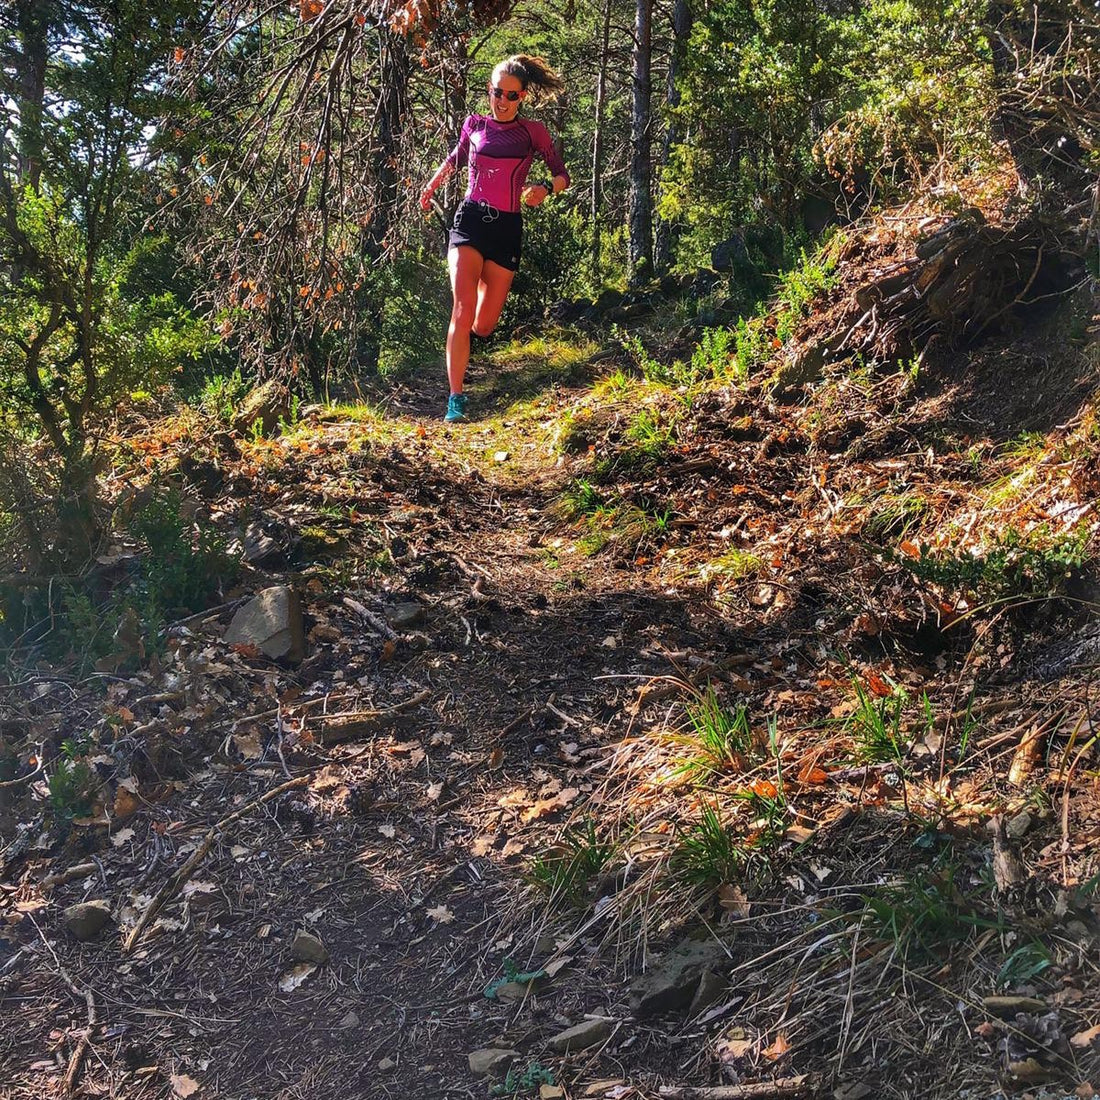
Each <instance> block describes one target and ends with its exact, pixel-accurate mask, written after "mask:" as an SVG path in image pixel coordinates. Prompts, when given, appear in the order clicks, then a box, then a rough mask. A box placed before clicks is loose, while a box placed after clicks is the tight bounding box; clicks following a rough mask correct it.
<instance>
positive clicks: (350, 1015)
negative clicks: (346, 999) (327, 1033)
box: [336, 1010, 359, 1028]
mask: <svg viewBox="0 0 1100 1100" xmlns="http://www.w3.org/2000/svg"><path fill="white" fill-rule="evenodd" d="M336 1026H337V1027H339V1028H348V1027H358V1026H359V1014H358V1013H357V1012H355V1011H354V1010H349V1011H347V1012H345V1013H344V1015H343V1016H341V1017H340V1022H339V1023H338V1024H337V1025H336Z"/></svg>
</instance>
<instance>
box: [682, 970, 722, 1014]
mask: <svg viewBox="0 0 1100 1100" xmlns="http://www.w3.org/2000/svg"><path fill="white" fill-rule="evenodd" d="M727 984H728V983H727V981H726V979H725V978H723V977H722V976H721V975H720V974H715V972H714V971H713V970H704V971H703V973H702V975H701V976H700V978H699V984H698V986H697V987H696V989H695V996H694V997H692V999H691V1004H690V1005H689V1006H688V1015H689V1016H692V1017H695V1016H698V1015H700V1014H701V1013H703V1012H706V1010H707V1009H708V1008H710V1006H711V1005H714V1004H717V1003H718V1002H719V1001H720V1000H721V999H722V997H723V996H724V995H725V992H726V986H727Z"/></svg>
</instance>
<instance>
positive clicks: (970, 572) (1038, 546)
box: [893, 525, 1093, 599]
mask: <svg viewBox="0 0 1100 1100" xmlns="http://www.w3.org/2000/svg"><path fill="white" fill-rule="evenodd" d="M893 557H894V560H895V561H897V562H898V563H899V564H900V565H903V566H904V567H905V568H906V569H908V570H909V571H910V572H911V573H913V574H914V575H915V576H917V577H919V578H920V579H921V580H924V581H929V582H931V583H932V584H936V585H940V586H941V587H943V588H945V589H947V590H948V591H953V592H962V593H967V594H973V595H976V596H978V597H979V598H982V599H1005V598H1012V597H1021V598H1031V597H1036V596H1052V595H1056V594H1057V593H1058V592H1060V591H1061V590H1062V589H1063V588H1064V587H1065V584H1066V581H1067V580H1068V579H1069V578H1070V577H1071V576H1072V575H1073V573H1074V571H1076V570H1079V569H1081V568H1082V567H1083V566H1085V565H1086V564H1087V563H1088V562H1090V561H1091V560H1092V559H1093V552H1092V550H1091V548H1090V546H1089V532H1088V530H1087V529H1086V528H1084V527H1082V528H1080V529H1079V530H1077V531H1075V532H1072V533H1069V534H1061V535H1054V534H1052V533H1051V532H1050V530H1049V528H1047V527H1046V526H1045V525H1040V526H1039V527H1037V528H1035V529H1034V530H1032V531H1031V532H1029V533H1028V534H1027V535H1021V534H1020V533H1019V532H1018V531H1016V530H1014V529H1012V528H1009V529H1008V530H1007V531H1004V532H1001V533H999V534H998V535H997V536H996V538H995V540H994V542H993V544H992V546H991V547H990V548H989V549H988V550H986V551H985V552H982V553H966V552H965V551H963V552H957V553H949V552H945V551H935V550H932V549H931V548H929V547H928V546H927V545H924V544H922V545H921V547H920V556H919V557H915V558H914V557H910V556H909V555H907V554H901V553H896V554H894V555H893Z"/></svg>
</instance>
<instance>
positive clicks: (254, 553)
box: [244, 526, 283, 565]
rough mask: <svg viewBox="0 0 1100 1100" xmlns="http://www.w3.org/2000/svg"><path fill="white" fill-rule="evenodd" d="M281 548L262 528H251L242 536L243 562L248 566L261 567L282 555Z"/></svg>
mask: <svg viewBox="0 0 1100 1100" xmlns="http://www.w3.org/2000/svg"><path fill="white" fill-rule="evenodd" d="M282 549H283V548H282V547H281V546H280V545H279V544H278V542H276V541H275V539H273V538H272V537H271V536H270V535H268V534H265V532H264V531H263V529H262V528H260V527H256V526H252V527H250V528H249V529H248V531H247V532H246V533H245V536H244V560H245V561H246V562H248V563H249V565H262V564H263V563H264V562H266V561H271V560H272V559H273V558H276V557H278V556H279V555H280V554H282Z"/></svg>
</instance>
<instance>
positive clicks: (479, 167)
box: [420, 54, 569, 421]
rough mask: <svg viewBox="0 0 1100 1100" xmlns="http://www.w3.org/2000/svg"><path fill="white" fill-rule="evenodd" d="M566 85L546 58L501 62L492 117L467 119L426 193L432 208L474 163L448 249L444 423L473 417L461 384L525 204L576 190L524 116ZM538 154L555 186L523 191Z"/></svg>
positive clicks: (491, 313) (516, 241)
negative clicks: (448, 182) (439, 193)
mask: <svg viewBox="0 0 1100 1100" xmlns="http://www.w3.org/2000/svg"><path fill="white" fill-rule="evenodd" d="M564 87H565V85H564V82H563V81H562V79H561V77H560V76H558V74H557V73H555V72H554V70H553V69H551V68H550V66H549V65H547V63H546V62H545V61H543V59H542V58H541V57H528V56H527V55H526V54H517V55H516V56H515V57H509V58H508V59H507V60H506V61H502V62H501V63H500V64H499V65H497V67H496V68H495V69H494V70H493V75H492V79H491V80H490V82H489V109H490V113H489V114H487V115H470V116H468V117H467V118H466V120H465V121H464V122H463V123H462V132H461V134H460V135H459V139H458V145H456V146H455V148H454V151H453V152H452V153H451V154H450V156H448V157H447V159H446V160H445V161H444V162H443V163H442V164H441V165H440V166H439V168H438V169H436V172H435V175H433V176H432V178H431V179H430V180H429V181H428V184H427V186H426V187H425V188H424V191H423V192H422V194H421V196H420V205H421V206H422V207H423V208H424V209H425V210H428V209H429V208H430V204H431V200H432V195H433V194H434V193H435V191H436V188H438V187H439V186H440V184H442V183H443V181H444V180H445V179H447V177H448V176H450V175H451V173H452V172H454V171H455V170H456V169H458V168H463V167H465V166H466V165H469V168H470V184H469V187H468V188H467V190H466V197H465V198H464V199H463V200H462V202H461V203H460V204H459V207H458V209H457V210H456V211H455V217H454V224H453V225H452V227H451V231H450V237H449V248H448V251H447V264H448V267H449V268H450V272H451V292H452V294H453V295H454V305H453V307H452V309H451V323H450V327H449V328H448V330H447V379H448V381H449V382H450V385H451V396H450V400H449V401H448V402H447V413H446V415H445V416H444V419H445V420H448V421H456V420H464V419H465V418H466V397H465V395H464V394H463V392H462V381H463V379H464V378H465V376H466V367H467V365H468V364H469V362H470V334H471V332H472V333H473V334H474V335H475V336H482V337H484V336H488V335H489V334H490V333H491V332H492V331H493V329H494V328H495V327H496V323H497V321H498V320H499V319H500V313H501V310H502V309H503V308H504V300H505V299H506V298H507V297H508V291H509V290H510V289H511V286H512V279H513V278H514V277H515V274H516V269H517V268H518V267H519V258H520V251H521V241H522V233H523V219H522V215H521V214H520V204H521V203H526V204H527V205H528V206H538V205H539V204H540V203H541V202H543V200H544V199H546V197H547V196H548V195H551V194H557V193H558V192H560V191H563V190H565V188H566V187H568V186H569V173H568V172H567V171H566V169H565V164H564V162H563V161H562V159H561V156H560V154H559V153H558V151H557V149H556V148H555V147H554V143H553V140H552V139H551V137H550V133H549V131H548V130H547V129H546V127H545V126H543V125H542V123H541V122H535V121H533V120H532V119H527V118H521V117H520V116H519V110H520V106H521V105H522V104H523V102H524V101H525V100H526V99H527V96H528V95H531V96H532V97H534V99H535V100H536V101H538V100H542V99H556V98H557V97H558V96H559V95H560V94H561V92H562V91H563V90H564ZM536 156H537V157H541V158H542V160H543V161H544V162H545V163H546V166H547V168H548V169H549V170H550V174H551V176H552V183H551V185H550V186H549V187H547V186H545V185H544V184H534V185H533V186H530V187H526V186H524V185H525V184H526V181H527V173H528V171H529V170H530V168H531V163H532V162H533V161H534V159H535V157H536Z"/></svg>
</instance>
